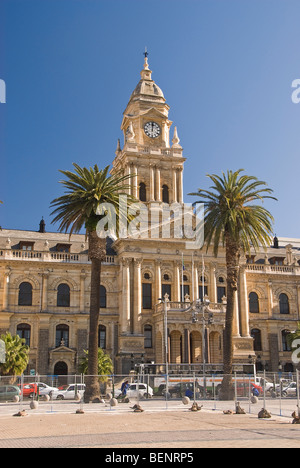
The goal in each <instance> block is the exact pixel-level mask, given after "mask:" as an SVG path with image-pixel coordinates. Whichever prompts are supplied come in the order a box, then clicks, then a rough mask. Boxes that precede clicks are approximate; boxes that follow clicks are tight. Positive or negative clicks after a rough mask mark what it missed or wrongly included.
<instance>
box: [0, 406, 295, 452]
mask: <svg viewBox="0 0 300 468" xmlns="http://www.w3.org/2000/svg"><path fill="white" fill-rule="evenodd" d="M146 403H147V402H145V404H144V402H143V406H146ZM230 405H231V406H230ZM122 406H123V405H122ZM124 406H125V405H124ZM177 406H178V407H176V408H174V407H173V408H171V409H170V410H169V411H162V409H159V408H156V409H155V410H154V409H152V410H151V408H150V407H149V409H148V410H146V411H145V412H144V413H133V412H131V410H130V408H128V405H126V411H125V409H121V408H120V409H119V407H121V405H119V407H118V409H117V410H115V411H110V410H109V409H107V408H106V410H105V408H104V407H102V409H101V410H100V409H99V411H96V409H95V405H85V406H84V410H85V413H84V414H75V411H74V412H72V413H71V412H58V411H57V412H44V413H43V412H41V411H40V412H38V410H35V411H31V412H30V410H27V409H26V412H27V414H28V415H27V416H25V417H21V418H18V417H13V416H12V413H10V414H3V412H1V408H0V448H59V447H61V448H84V447H85V448H86V447H91V448H92V447H94V448H107V449H108V448H112V449H116V450H117V449H118V448H122V449H124V448H150V449H151V448H152V449H154V448H171V449H179V448H180V449H193V448H195V449H196V448H204V447H205V448H214V447H215V448H219V447H220V448H221V447H222V448H223V447H224V448H238V447H239V448H254V447H255V448H256V447H259V448H298V447H299V446H300V426H299V425H292V424H291V421H292V418H291V417H289V418H287V417H279V416H273V417H272V419H271V420H258V418H257V415H256V414H246V415H230V416H228V415H224V414H223V412H222V410H217V411H212V410H211V409H203V410H202V411H200V412H197V413H193V412H191V411H189V407H184V406H183V405H180V404H179V402H177ZM242 406H243V405H242ZM92 407H94V408H92ZM227 407H228V408H230V407H232V403H229V404H228V403H227ZM14 408H15V412H17V411H18V407H17V406H15V407H14ZM65 408H66V406H65ZM74 408H76V406H74ZM77 408H78V404H77ZM71 409H72V410H73V406H72V405H69V406H68V410H69V411H70V410H71ZM259 409H260V408H259Z"/></svg>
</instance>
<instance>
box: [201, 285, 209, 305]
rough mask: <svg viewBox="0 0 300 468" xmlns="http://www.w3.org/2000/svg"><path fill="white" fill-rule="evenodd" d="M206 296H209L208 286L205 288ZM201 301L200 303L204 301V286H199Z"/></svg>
mask: <svg viewBox="0 0 300 468" xmlns="http://www.w3.org/2000/svg"><path fill="white" fill-rule="evenodd" d="M204 296H208V286H204ZM199 299H200V301H203V288H202V284H199Z"/></svg>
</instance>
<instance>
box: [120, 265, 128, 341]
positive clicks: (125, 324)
mask: <svg viewBox="0 0 300 468" xmlns="http://www.w3.org/2000/svg"><path fill="white" fill-rule="evenodd" d="M121 295H122V312H121V331H122V333H129V332H130V259H129V258H125V259H123V261H122V288H121Z"/></svg>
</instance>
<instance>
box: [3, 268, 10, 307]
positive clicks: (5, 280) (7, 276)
mask: <svg viewBox="0 0 300 468" xmlns="http://www.w3.org/2000/svg"><path fill="white" fill-rule="evenodd" d="M9 281H10V273H7V272H6V273H4V278H3V304H2V306H3V310H7V309H8V297H9Z"/></svg>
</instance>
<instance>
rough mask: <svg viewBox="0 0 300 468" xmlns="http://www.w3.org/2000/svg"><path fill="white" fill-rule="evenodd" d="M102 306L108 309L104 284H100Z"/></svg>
mask: <svg viewBox="0 0 300 468" xmlns="http://www.w3.org/2000/svg"><path fill="white" fill-rule="evenodd" d="M100 308H101V309H106V289H105V287H104V286H102V285H101V286H100Z"/></svg>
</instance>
